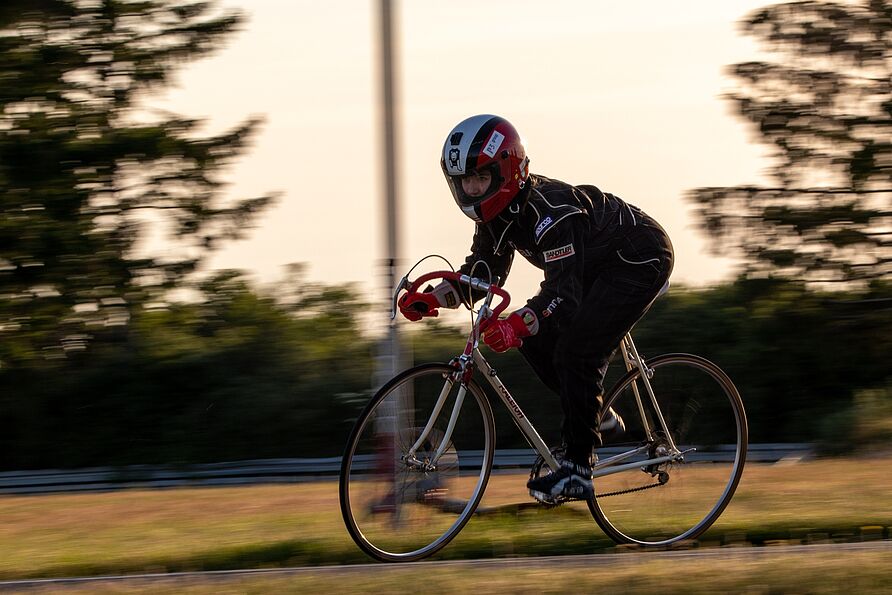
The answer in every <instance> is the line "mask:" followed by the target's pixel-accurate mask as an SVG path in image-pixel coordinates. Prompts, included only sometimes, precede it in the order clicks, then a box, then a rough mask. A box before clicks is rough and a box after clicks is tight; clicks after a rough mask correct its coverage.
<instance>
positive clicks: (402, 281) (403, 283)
mask: <svg viewBox="0 0 892 595" xmlns="http://www.w3.org/2000/svg"><path fill="white" fill-rule="evenodd" d="M408 288H409V275H403V278H402V279H400V282H399V283H397V286H396V289H395V290H394V292H393V301H392V302H391V304H390V320H393V319H395V318H396V304H397V300H398V299H399V297H400V292H401V291H402V290H404V289H408Z"/></svg>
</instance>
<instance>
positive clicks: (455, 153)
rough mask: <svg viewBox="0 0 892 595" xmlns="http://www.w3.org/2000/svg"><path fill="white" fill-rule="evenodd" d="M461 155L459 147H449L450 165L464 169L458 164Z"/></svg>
mask: <svg viewBox="0 0 892 595" xmlns="http://www.w3.org/2000/svg"><path fill="white" fill-rule="evenodd" d="M459 157H461V151H459V150H458V149H449V165H451V166H452V167H454V168H456V169H462V168H461V167H459V165H458V160H459Z"/></svg>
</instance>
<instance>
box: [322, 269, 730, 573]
mask: <svg viewBox="0 0 892 595" xmlns="http://www.w3.org/2000/svg"><path fill="white" fill-rule="evenodd" d="M410 272H411V271H410ZM472 272H473V271H472ZM436 279H446V280H450V281H452V282H453V283H455V284H458V286H460V287H462V288H464V289H467V290H476V291H478V292H483V293H485V297H484V298H483V305H482V306H481V307H480V308H479V309H478V310H476V311H474V310H473V309H472V308H471V311H472V325H471V330H470V333H469V334H468V338H467V342H466V344H465V348H464V350H463V351H462V353H461V354H460V355H458V356H457V357H456V358H454V359H453V360H452V361H450V362H448V363H426V364H421V365H416V366H414V367H412V368H410V369H408V370H405V371H404V372H401V373H399V374H397V375H396V376H395V377H394V378H393V379H391V380H390V381H389V382H387V383H385V384H384V386H382V387H381V389H380V390H378V392H377V393H376V394H375V395H374V396H373V397H372V399H371V400H370V401H369V403H368V405H367V406H366V407H365V409H364V410H363V411H362V413H361V414H360V416H359V418H358V419H357V421H356V423H355V425H354V427H353V430H352V432H351V434H350V437H349V440H348V443H347V447H346V449H345V452H344V456H343V458H342V462H341V472H340V485H339V497H340V505H341V513H342V515H343V518H344V522H345V524H346V526H347V530H348V531H349V533H350V535H351V537H352V538H353V540H354V541H355V542H356V544H357V545H358V546H359V547H360V548H361V549H362V550H363V551H364V552H366V553H367V554H369V555H370V556H372V557H373V558H375V559H378V560H381V561H386V562H400V561H405V562H408V561H414V560H419V559H421V558H424V557H426V556H430V555H431V554H433V553H435V552H437V551H438V550H440V549H441V548H443V547H444V546H445V545H447V544H448V543H449V542H450V541H451V540H452V539H453V538H454V537H455V536H456V535H457V534H458V533H459V531H461V529H462V528H463V527H464V526H465V524H466V523H467V522H468V520H470V518H471V517H472V516H473V514H474V512H475V510H476V509H477V506H478V504H479V503H480V500H481V498H482V497H483V493H484V491H485V489H486V485H487V482H488V481H489V477H490V473H491V471H492V468H493V461H494V457H495V439H496V430H495V423H494V418H493V411H492V407H491V405H490V398H489V397H488V396H487V392H486V391H485V390H484V388H483V386H482V385H481V383H480V382H479V381H478V377H481V376H482V377H483V378H484V379H486V381H487V383H488V384H489V385H490V386H491V387H492V389H493V390H494V392H495V394H496V396H497V398H498V400H499V401H501V402H502V404H503V405H505V407H507V409H508V411H509V413H510V416H511V419H512V420H513V421H514V423H515V424H516V426H517V428H518V429H519V430H520V432H521V433H522V434H523V436H524V438H525V439H526V441H527V442H528V443H529V445H530V446H531V447H532V449H533V450H534V451H535V452H536V453H537V458H536V460H535V462H534V463H533V465H532V468H531V471H530V476H531V477H536V476H539V475H541V474H544V473H547V472H548V471H549V470H551V469H557V467H558V464H559V463H558V458H559V456H560V454H561V447H560V446H557V447H553V448H549V446H548V445H546V443H545V442H544V440H543V439H542V438H541V436H540V435H539V433H538V432H537V431H536V429H535V427H534V426H533V423H532V422H531V421H530V419H529V418H528V417H527V416H526V415H525V414H524V412H523V410H522V409H521V407H520V405H519V404H518V403H517V401H515V399H514V398H513V397H512V395H511V393H510V392H509V390H508V388H507V387H506V386H505V384H504V383H503V382H502V380H501V379H500V378H499V376H498V374H497V373H496V371H495V369H494V368H493V367H492V366H491V365H490V363H489V362H488V361H487V360H486V358H485V357H484V356H483V354H482V353H481V352H480V349H479V348H478V345H479V339H480V332H481V323H482V322H483V321H484V320H486V319H488V318H490V317H498V316H499V314H500V313H501V312H502V311H504V310H505V308H507V306H508V304H509V302H510V296H509V294H508V293H507V292H506V291H505V290H504V289H503V288H501V287H499V286H498V285H497V283H495V282H492V280H489V281H487V280H484V279H481V278H477V277H471V276H468V275H464V274H460V273H456V272H452V271H435V272H431V273H427V274H424V275H422V276H421V277H419V278H418V279H417V280H415V281H409V280H408V277H403V279H402V280H401V281H400V283H399V285H398V287H397V288H396V291H395V292H394V294H393V305H392V308H391V317H393V316H395V314H396V303H397V298H398V296H399V295H400V293H401V292H402V291H403V290H406V291H408V292H415V291H418V290H419V288H420V287H422V285H423V284H424V283H427V282H429V281H432V280H436ZM495 297H498V298H499V300H500V301H499V303H498V305H496V306H495V307H492V302H493V299H494V298H495ZM468 303H471V300H468ZM469 308H470V307H469ZM619 352H620V353H621V354H622V360H623V363H624V364H625V369H626V372H625V374H624V375H623V376H622V377H621V378H620V379H619V380H618V381H617V382H616V384H615V385H614V386H613V387H612V388H611V389H610V390H609V391H608V392H607V393H606V394H605V396H604V407H603V408H602V411H603V412H607V411H610V412H611V415H613V414H614V413H615V414H616V415H618V416H619V417H620V418H621V419H622V420H623V421H624V424H625V431H624V432H623V433H622V434H621V435H620V436H617V438H615V439H614V440H612V441H610V442H608V443H606V444H605V445H604V446H603V447H601V448H598V449H596V453H597V454H598V461H597V462H596V463H595V464H594V466H593V478H594V479H593V483H594V488H595V496H594V498H592V499H590V500H587V501H586V503H587V504H588V509H589V511H590V512H591V514H592V516H593V517H594V520H595V521H596V522H597V524H598V526H600V528H601V529H602V530H603V531H604V532H605V533H606V534H607V535H608V536H609V537H610V538H612V539H613V540H614V541H616V542H617V543H627V544H638V545H640V546H669V545H671V544H675V543H677V542H680V541H683V540H694V539H696V538H697V537H699V536H700V535H702V534H703V532H704V531H706V530H707V529H708V528H709V527H710V526H711V525H712V524H713V523H714V522H715V521H716V519H717V518H718V517H719V515H721V513H722V511H723V510H724V509H725V507H726V506H727V505H728V503H729V502H730V500H731V498H732V496H733V495H734V491H735V489H736V488H737V484H738V482H739V481H740V476H741V474H742V472H743V466H744V463H745V460H746V452H747V422H746V415H745V412H744V408H743V403H742V401H741V398H740V395H739V393H738V392H737V389H736V388H735V387H734V384H733V383H732V382H731V379H730V378H729V377H728V376H727V374H725V373H724V372H723V371H722V370H721V369H720V368H719V367H718V366H717V365H715V364H713V363H712V362H710V361H708V360H706V359H704V358H702V357H699V356H696V355H690V354H684V353H672V354H666V355H660V356H656V357H653V358H647V359H645V358H644V357H643V356H642V355H641V354H640V352H639V351H638V349H637V347H636V345H635V343H634V341H633V340H632V336H631V334H627V335H626V336H625V337H624V338H623V339H622V342H621V343H620V345H619ZM602 415H603V414H602ZM602 419H604V420H606V418H602ZM600 421H601V420H599V422H600ZM605 425H606V424H605ZM565 501H566V500H565V499H561V498H555V499H541V500H539V503H540V504H541V505H542V506H546V507H550V506H556V505H558V504H563V503H564V502H565Z"/></svg>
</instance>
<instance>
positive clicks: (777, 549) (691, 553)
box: [0, 540, 892, 590]
mask: <svg viewBox="0 0 892 595" xmlns="http://www.w3.org/2000/svg"><path fill="white" fill-rule="evenodd" d="M850 551H870V552H889V553H890V554H892V540H884V541H867V542H859V543H828V544H812V545H775V546H768V547H746V546H740V547H723V548H714V549H691V550H679V551H657V552H642V551H630V552H627V553H620V554H591V555H583V556H543V557H537V558H488V559H484V560H442V561H427V562H413V563H411V566H412V567H413V568H417V569H418V570H422V569H424V568H425V567H426V568H438V569H445V568H449V567H452V568H456V569H463V568H465V569H470V568H473V569H486V568H492V569H502V570H506V569H510V568H511V567H512V566H518V567H522V568H524V569H535V568H542V569H547V568H555V567H561V568H574V567H580V568H591V567H592V566H595V565H597V566H606V565H611V564H617V565H622V564H637V563H640V562H641V561H642V559H643V558H646V559H648V560H658V559H686V558H698V559H715V560H732V559H741V558H743V559H758V558H760V557H765V556H775V555H782V554H783V555H786V554H802V555H808V554H809V553H817V552H823V553H827V552H838V553H840V554H843V553H845V552H850ZM397 567H398V566H397V565H394V564H383V563H376V564H349V565H345V566H303V567H295V568H260V569H254V570H221V571H213V572H177V573H162V574H128V575H121V576H96V577H70V578H53V579H35V580H20V581H0V590H18V589H28V588H33V587H52V586H60V587H61V586H66V585H78V584H79V585H85V584H95V583H108V582H115V583H131V584H133V585H135V586H136V585H138V584H139V583H146V584H158V583H165V584H166V585H170V584H171V583H176V582H178V581H183V582H184V583H187V582H189V581H194V580H201V581H202V582H205V581H208V580H226V579H230V578H243V577H250V576H265V577H287V576H294V575H301V574H308V573H309V574H346V573H363V574H365V575H368V574H369V573H374V572H386V571H388V570H393V569H394V568H397Z"/></svg>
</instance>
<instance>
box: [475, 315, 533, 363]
mask: <svg viewBox="0 0 892 595" xmlns="http://www.w3.org/2000/svg"><path fill="white" fill-rule="evenodd" d="M525 316H532V317H533V320H535V315H534V314H532V312H530V313H526V312H524V313H523V315H522V314H520V313H518V312H514V313H512V314H510V315H509V316H508V318H504V319H502V320H493V321H491V322H490V321H486V323H485V327H484V329H483V342H484V343H486V344H487V345H489V347H490V348H491V349H492V350H493V351H495V352H496V353H502V352H505V351H508V350H509V349H511V348H512V347H520V346H521V345H523V340H522V339H523V337H529V336H530V335H531V334H532V332H531V331H530V327H529V325H528V324H527V323H526V322H524V317H525Z"/></svg>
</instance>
